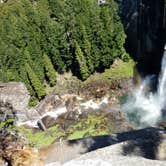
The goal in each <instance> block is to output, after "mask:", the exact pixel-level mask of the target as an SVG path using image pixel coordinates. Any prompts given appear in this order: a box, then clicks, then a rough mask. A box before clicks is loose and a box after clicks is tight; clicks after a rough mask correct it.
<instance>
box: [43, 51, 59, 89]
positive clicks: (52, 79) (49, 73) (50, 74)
mask: <svg viewBox="0 0 166 166" xmlns="http://www.w3.org/2000/svg"><path fill="white" fill-rule="evenodd" d="M43 62H44V68H45V72H46V73H45V74H46V77H47V78H48V80H49V84H50V86H54V85H55V84H56V71H55V69H54V67H53V65H52V62H51V60H50V58H49V57H48V56H47V55H46V54H44V55H43Z"/></svg>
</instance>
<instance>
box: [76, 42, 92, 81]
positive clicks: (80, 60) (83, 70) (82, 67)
mask: <svg viewBox="0 0 166 166" xmlns="http://www.w3.org/2000/svg"><path fill="white" fill-rule="evenodd" d="M74 45H75V56H76V63H77V64H78V68H79V74H80V76H81V78H82V79H83V80H85V79H87V78H88V76H89V74H88V67H87V65H86V59H85V57H84V55H83V52H82V51H81V48H80V46H79V45H78V43H77V41H74Z"/></svg>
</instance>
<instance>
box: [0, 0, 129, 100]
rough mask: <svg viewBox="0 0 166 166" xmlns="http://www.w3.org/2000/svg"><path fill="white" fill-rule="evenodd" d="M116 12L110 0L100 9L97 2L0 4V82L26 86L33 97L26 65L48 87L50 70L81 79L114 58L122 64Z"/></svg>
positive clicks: (52, 80) (51, 79) (51, 80)
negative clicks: (19, 83)
mask: <svg viewBox="0 0 166 166" xmlns="http://www.w3.org/2000/svg"><path fill="white" fill-rule="evenodd" d="M117 10H118V7H117V4H116V3H115V2H114V1H112V0H108V1H107V3H106V4H105V5H98V3H97V0H67V1H66V0H38V1H30V0H21V1H20V0H12V1H11V0H10V1H7V2H6V3H0V81H4V82H7V81H22V82H25V84H26V85H27V87H28V89H29V91H30V93H31V95H32V96H35V94H38V93H39V92H37V88H35V87H34V85H33V84H32V81H31V80H30V79H29V77H30V76H29V77H28V76H27V74H26V72H27V71H26V70H25V64H30V67H31V70H32V72H31V73H35V75H36V76H37V77H38V79H39V80H40V82H44V81H45V80H46V81H48V83H49V84H50V85H51V86H53V85H55V82H56V74H55V71H57V72H59V73H63V72H65V71H70V70H71V71H72V72H73V73H74V74H75V75H76V76H78V77H79V78H81V79H82V80H85V79H87V78H88V77H89V75H90V74H93V73H94V72H95V71H98V70H103V69H105V68H109V67H110V65H111V64H112V63H113V61H114V60H115V59H116V58H117V57H119V58H122V59H124V60H125V61H126V59H128V57H126V54H125V50H124V47H123V44H124V42H125V38H126V36H125V34H124V30H123V26H122V24H121V22H120V18H119V16H118V14H117ZM73 41H76V42H75V44H74V45H73ZM45 54H46V55H47V56H46V55H45ZM43 55H44V56H43ZM124 55H125V57H124ZM43 59H44V63H43ZM31 75H32V74H31ZM41 89H43V87H41ZM38 95H39V96H40V97H39V96H38V97H39V98H41V96H43V94H38Z"/></svg>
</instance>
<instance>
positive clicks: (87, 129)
mask: <svg viewBox="0 0 166 166" xmlns="http://www.w3.org/2000/svg"><path fill="white" fill-rule="evenodd" d="M64 123H65V122H64ZM112 128H113V125H112V122H111V117H110V115H109V114H108V113H104V112H99V113H94V114H93V113H91V114H88V115H87V116H85V117H84V118H79V119H78V121H76V122H74V123H73V124H70V125H68V126H67V128H66V129H63V128H62V127H61V126H60V125H58V124H57V125H55V126H53V127H50V128H49V129H48V130H47V131H33V130H32V129H28V128H25V127H17V130H18V131H19V133H21V135H23V136H24V137H26V139H27V140H28V142H29V143H30V144H32V145H33V146H37V147H40V146H45V145H49V144H51V143H52V142H53V141H59V139H60V138H63V139H64V140H72V139H77V138H83V137H89V136H97V135H105V134H109V133H110V132H111V131H113V129H112Z"/></svg>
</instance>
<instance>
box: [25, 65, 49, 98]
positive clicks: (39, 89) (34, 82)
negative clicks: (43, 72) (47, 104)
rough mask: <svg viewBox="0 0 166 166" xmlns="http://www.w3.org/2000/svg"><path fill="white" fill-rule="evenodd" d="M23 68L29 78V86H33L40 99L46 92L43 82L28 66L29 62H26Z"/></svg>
mask: <svg viewBox="0 0 166 166" xmlns="http://www.w3.org/2000/svg"><path fill="white" fill-rule="evenodd" d="M25 68H26V72H27V75H28V78H29V80H30V83H31V86H32V87H33V88H34V90H35V93H36V95H37V97H38V99H42V98H43V97H44V96H45V94H46V92H45V88H44V86H43V84H42V83H41V82H40V80H39V78H38V77H37V75H36V74H35V73H34V71H33V70H32V68H31V67H30V66H29V64H26V65H25Z"/></svg>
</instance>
